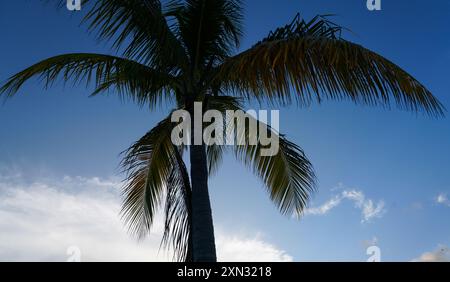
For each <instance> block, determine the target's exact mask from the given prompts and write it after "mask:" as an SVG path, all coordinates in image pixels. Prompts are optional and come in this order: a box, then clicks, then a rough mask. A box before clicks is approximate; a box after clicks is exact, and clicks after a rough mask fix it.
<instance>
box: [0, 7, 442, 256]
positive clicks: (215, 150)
mask: <svg viewBox="0 0 450 282" xmlns="http://www.w3.org/2000/svg"><path fill="white" fill-rule="evenodd" d="M59 2H60V3H61V2H65V1H59ZM242 6H243V5H242V3H241V1H239V0H171V1H163V4H162V3H161V2H160V1H158V0H98V1H91V0H86V1H84V3H83V8H84V9H85V7H89V12H88V13H87V14H86V16H85V18H84V22H85V23H87V24H88V28H89V30H91V31H95V32H97V36H98V39H99V40H106V41H109V42H111V44H112V48H113V49H114V50H116V51H118V52H119V53H120V54H121V56H114V55H104V54H88V53H75V54H64V55H59V56H55V57H51V58H49V59H46V60H43V61H41V62H39V63H37V64H35V65H33V66H31V67H29V68H27V69H25V70H24V71H22V72H20V73H18V74H16V75H14V76H13V77H11V78H10V79H9V80H8V81H7V82H6V84H5V85H4V86H3V87H2V88H1V89H0V93H3V95H4V96H6V97H11V96H13V95H14V94H15V93H17V91H18V90H19V89H20V87H21V86H22V85H23V84H24V83H25V82H26V81H27V80H29V79H30V78H32V77H36V76H38V77H40V78H41V79H43V81H44V84H45V86H46V87H47V86H50V85H51V84H52V83H53V82H55V81H56V80H58V79H62V80H63V81H66V82H67V81H73V82H74V83H78V82H86V83H90V82H92V83H93V84H94V85H95V87H96V89H95V91H94V92H93V93H92V95H99V94H101V93H105V92H108V90H116V91H115V93H118V94H119V95H120V96H121V97H122V98H125V99H131V100H132V101H135V102H136V103H137V104H139V105H141V106H148V107H149V108H151V109H152V108H154V107H156V106H158V105H160V103H161V102H162V101H164V100H169V101H172V102H173V104H174V105H175V108H174V110H175V109H189V108H190V107H191V106H192V104H193V102H195V101H202V102H203V103H204V105H205V109H216V110H219V111H222V112H225V111H226V110H230V109H232V110H233V109H234V110H237V109H242V103H243V102H245V101H255V100H256V101H268V102H270V103H275V104H279V105H286V104H289V103H296V104H298V105H299V106H308V105H310V104H311V103H312V102H314V101H317V102H318V103H320V102H322V101H324V100H351V101H353V102H355V103H358V104H367V105H381V106H384V107H390V106H392V105H395V106H397V107H399V108H401V109H407V110H412V111H423V112H425V113H427V114H429V115H432V116H442V115H443V114H444V111H445V109H444V107H443V106H442V105H441V104H440V103H439V101H438V100H437V99H436V98H435V97H434V96H433V95H432V94H431V93H430V92H429V91H428V90H427V89H426V88H425V87H424V86H423V85H422V84H421V83H420V82H418V81H417V80H416V79H415V78H413V77H412V76H411V75H409V74H408V73H407V72H405V71H404V70H402V69H401V68H400V67H399V66H397V65H395V64H394V63H392V62H391V61H389V60H387V59H385V58H384V57H382V56H380V55H378V54H376V53H374V52H372V51H370V50H368V49H366V48H364V47H362V46H360V45H358V44H355V43H352V42H349V41H347V40H345V39H343V38H342V36H341V33H342V28H341V27H340V26H338V25H336V24H334V23H332V22H330V21H329V20H328V17H327V16H317V17H315V18H313V19H312V20H310V21H305V20H304V19H302V18H301V17H300V16H299V15H297V16H296V17H295V18H294V20H293V21H292V22H291V23H290V24H288V25H286V26H283V27H280V28H278V29H276V30H275V31H273V32H270V33H269V35H268V36H267V37H266V38H264V39H262V40H261V41H259V42H258V43H256V44H255V45H253V46H252V47H250V48H249V49H247V50H245V51H242V52H239V42H240V40H241V37H242V35H243V33H242V20H243V12H242ZM174 126H175V125H174V124H173V123H171V121H170V117H168V118H166V119H164V120H163V121H161V122H160V123H159V124H158V125H157V126H156V127H155V128H153V129H151V130H150V131H149V132H148V133H147V134H145V135H144V136H143V137H142V138H141V139H139V140H138V141H137V142H136V143H134V144H133V145H132V146H131V147H130V148H129V149H128V150H126V151H125V152H124V159H123V162H122V165H123V167H124V170H125V171H126V172H127V177H126V181H125V185H124V189H123V195H124V202H123V208H122V215H123V218H124V220H125V222H126V223H127V224H128V226H129V229H130V231H131V233H132V234H135V235H137V236H138V237H139V238H142V237H143V236H145V235H146V234H147V233H148V232H149V231H150V229H151V226H152V223H153V221H154V219H155V214H156V212H157V210H158V208H160V207H161V205H162V204H165V208H164V213H165V233H164V237H163V243H164V245H165V246H171V247H172V248H173V249H174V251H175V252H174V253H175V259H178V260H190V259H192V234H191V233H192V232H191V225H192V204H191V196H192V195H191V194H192V189H191V182H190V178H189V173H188V171H187V169H186V166H185V163H184V161H183V152H184V151H185V149H186V148H185V147H183V146H178V147H177V146H174V145H173V144H172V142H171V139H170V133H171V131H172V129H173V127H174ZM268 130H269V131H270V132H271V133H272V134H278V133H277V132H275V131H273V130H272V129H270V128H269V127H268ZM245 134H248V132H246V133H245ZM279 137H280V150H279V153H278V154H277V155H275V156H261V154H260V153H259V152H260V150H261V149H262V146H261V145H255V146H252V145H245V146H236V147H234V148H233V149H232V150H233V151H234V153H235V155H236V157H237V159H238V160H241V161H242V162H243V163H245V164H246V165H248V166H249V167H250V168H251V170H252V171H253V172H254V173H255V174H256V175H257V176H258V177H260V178H261V179H262V180H263V182H264V184H265V186H266V188H267V191H268V193H269V196H270V198H271V199H272V200H273V201H274V203H275V204H276V205H277V206H278V207H279V209H280V211H281V212H282V213H284V214H292V213H294V214H301V213H302V211H303V210H304V208H305V207H306V205H307V202H308V199H309V197H310V195H311V193H312V192H313V191H314V187H315V184H314V183H315V176H314V172H313V169H312V165H311V164H310V162H309V161H308V159H307V158H306V157H305V155H304V153H303V151H302V150H301V148H299V147H298V146H297V145H295V144H294V143H292V142H290V141H288V140H287V139H286V137H285V136H284V135H281V134H279ZM244 138H247V137H244ZM230 149H231V148H230ZM226 150H227V148H225V147H223V146H217V145H214V146H207V148H206V157H207V166H208V171H209V173H210V174H211V173H213V172H214V171H216V170H217V168H218V166H219V164H220V160H221V158H222V155H223V153H224V152H225V151H226Z"/></svg>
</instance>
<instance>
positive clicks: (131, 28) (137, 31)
mask: <svg viewBox="0 0 450 282" xmlns="http://www.w3.org/2000/svg"><path fill="white" fill-rule="evenodd" d="M85 2H92V1H85ZM83 21H84V22H87V23H89V30H91V31H97V32H98V39H99V40H109V39H114V47H115V48H117V49H120V48H121V47H122V46H125V50H124V56H125V57H127V58H133V59H136V60H138V61H139V62H143V63H145V64H147V65H151V66H153V67H155V68H162V69H166V70H167V71H169V72H175V71H177V70H179V69H182V68H186V66H187V57H186V53H185V51H184V48H183V47H182V44H181V42H180V41H179V40H178V39H177V38H176V36H175V34H174V33H173V31H172V29H171V26H169V25H168V22H167V20H166V18H165V15H164V14H163V7H162V5H161V2H160V1H158V0H127V1H123V0H98V1H95V3H94V4H92V5H91V8H90V10H89V12H88V13H87V14H86V16H85V18H84V20H83Z"/></svg>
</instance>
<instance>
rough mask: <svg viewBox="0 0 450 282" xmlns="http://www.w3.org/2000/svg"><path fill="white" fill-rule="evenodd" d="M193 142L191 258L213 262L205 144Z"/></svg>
mask: <svg viewBox="0 0 450 282" xmlns="http://www.w3.org/2000/svg"><path fill="white" fill-rule="evenodd" d="M192 135H193V134H192ZM193 144H194V143H192V144H191V146H190V161H191V181H192V230H191V232H192V244H193V259H194V261H195V262H215V261H217V258H216V246H215V242H214V226H213V220H212V214H211V203H210V200H209V192H208V168H207V160H206V151H205V145H193Z"/></svg>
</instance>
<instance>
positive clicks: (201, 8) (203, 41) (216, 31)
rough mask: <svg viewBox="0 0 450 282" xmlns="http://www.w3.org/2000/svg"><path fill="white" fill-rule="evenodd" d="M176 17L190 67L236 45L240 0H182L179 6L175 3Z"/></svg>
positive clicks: (203, 63)
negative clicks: (181, 4) (181, 5)
mask: <svg viewBox="0 0 450 282" xmlns="http://www.w3.org/2000/svg"><path fill="white" fill-rule="evenodd" d="M174 13H175V12H174V11H172V14H174ZM176 18H177V19H178V22H179V28H180V34H181V37H182V38H183V42H184V45H185V46H186V49H187V51H188V54H189V57H190V59H191V64H192V65H194V69H197V68H203V67H205V66H207V65H211V64H214V63H216V61H221V60H222V59H223V58H224V57H225V56H227V55H229V54H230V52H231V51H232V50H235V49H236V47H237V46H238V45H239V42H240V38H241V36H242V19H243V15H242V3H241V1H240V0H186V1H185V5H184V6H183V7H182V8H180V6H178V7H177V9H176Z"/></svg>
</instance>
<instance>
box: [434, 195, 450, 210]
mask: <svg viewBox="0 0 450 282" xmlns="http://www.w3.org/2000/svg"><path fill="white" fill-rule="evenodd" d="M435 200H436V203H437V204H440V205H444V206H447V207H450V200H449V199H448V197H447V194H444V193H441V194H439V195H438V196H437V197H436V199H435Z"/></svg>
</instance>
